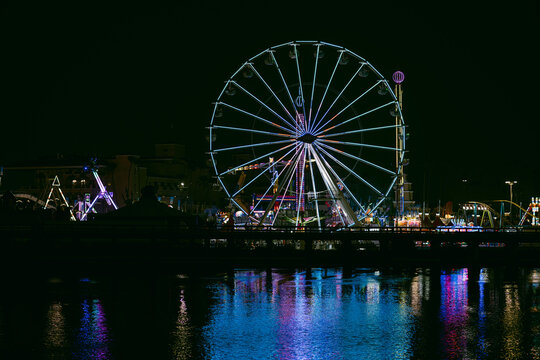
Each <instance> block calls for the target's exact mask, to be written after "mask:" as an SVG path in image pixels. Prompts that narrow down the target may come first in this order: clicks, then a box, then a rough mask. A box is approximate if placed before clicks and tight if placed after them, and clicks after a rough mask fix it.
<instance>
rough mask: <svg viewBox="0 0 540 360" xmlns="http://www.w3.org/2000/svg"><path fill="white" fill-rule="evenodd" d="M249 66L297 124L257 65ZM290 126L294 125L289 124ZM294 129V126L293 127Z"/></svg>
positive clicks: (250, 64) (251, 64)
mask: <svg viewBox="0 0 540 360" xmlns="http://www.w3.org/2000/svg"><path fill="white" fill-rule="evenodd" d="M248 65H249V66H250V67H251V69H252V70H253V72H254V73H255V75H257V77H258V78H259V80H261V81H262V83H263V84H264V86H266V88H267V89H268V91H270V93H271V94H272V96H274V98H275V99H276V100H277V102H278V103H279V105H281V107H282V108H283V110H285V112H286V113H287V116H288V117H289V118H290V119H291V120H292V121H293V123H294V122H296V120H295V119H294V117H293V116H292V115H291V113H290V112H289V110H288V109H287V107H285V105H283V103H282V102H281V100H280V99H279V97H278V96H277V94H276V93H275V92H274V90H272V88H271V87H270V85H268V83H267V82H266V81H265V80H264V78H263V77H262V76H261V74H260V73H259V72H258V71H257V69H256V68H255V65H253V63H248ZM289 125H292V124H290V123H289ZM293 128H294V126H293Z"/></svg>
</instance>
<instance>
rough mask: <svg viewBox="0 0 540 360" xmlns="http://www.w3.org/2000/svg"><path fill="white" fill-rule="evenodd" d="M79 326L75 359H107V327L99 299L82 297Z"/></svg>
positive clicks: (108, 356) (108, 352)
mask: <svg viewBox="0 0 540 360" xmlns="http://www.w3.org/2000/svg"><path fill="white" fill-rule="evenodd" d="M80 306H81V308H80V310H81V314H82V316H81V318H80V327H79V329H78V332H77V341H76V347H75V351H74V357H75V358H76V359H96V360H104V359H109V358H110V356H111V354H110V351H109V342H110V337H109V329H108V327H107V321H106V318H105V312H104V310H103V305H102V304H101V301H100V300H99V299H83V301H82V303H81V305H80Z"/></svg>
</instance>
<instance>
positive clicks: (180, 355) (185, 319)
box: [172, 289, 194, 360]
mask: <svg viewBox="0 0 540 360" xmlns="http://www.w3.org/2000/svg"><path fill="white" fill-rule="evenodd" d="M178 303H179V308H178V317H177V319H176V323H175V325H176V326H175V329H174V331H173V334H172V335H173V336H172V352H173V358H174V359H175V360H184V359H191V358H192V354H193V348H192V338H193V330H194V329H193V327H192V326H191V324H190V323H191V321H190V318H189V312H188V307H187V302H186V298H185V289H180V296H179V299H178Z"/></svg>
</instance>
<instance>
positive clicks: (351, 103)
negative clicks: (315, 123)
mask: <svg viewBox="0 0 540 360" xmlns="http://www.w3.org/2000/svg"><path fill="white" fill-rule="evenodd" d="M381 82H382V80H379V81H377V82H376V83H375V84H374V85H373V86H372V87H370V88H369V89H367V90H366V91H364V92H363V93H362V94H360V96H358V97H357V98H356V99H354V100H353V101H351V102H350V103H348V104H347V106H345V107H344V108H343V109H342V110H341V111H340V112H338V113H337V114H336V115H334V116H332V118H330V120H328V121H327V122H325V123H324V125H321V126H319V127H318V128H317V129H316V130H315V131H314V133H317V132H319V131H320V130H321V129H322V128H324V127H325V126H326V125H328V124H329V123H330V122H331V121H332V120H334V119H335V118H336V117H337V116H338V115H340V114H341V113H342V112H344V111H345V110H347V109H348V108H349V107H350V106H352V105H353V104H354V103H355V102H357V101H358V100H360V99H361V98H362V97H363V96H364V95H366V94H367V93H369V92H370V91H371V90H373V89H374V88H375V87H376V86H377V85H379V84H380V83H381ZM325 115H326V114H325ZM321 120H322V118H321ZM321 122H322V121H321Z"/></svg>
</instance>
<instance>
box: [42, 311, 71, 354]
mask: <svg viewBox="0 0 540 360" xmlns="http://www.w3.org/2000/svg"><path fill="white" fill-rule="evenodd" d="M45 338H46V339H45V346H46V347H48V348H49V349H51V350H53V351H54V349H58V348H63V347H64V346H65V345H66V330H65V318H64V309H63V305H62V304H61V303H58V302H54V303H52V304H51V305H50V306H49V311H48V312H47V330H46V334H45Z"/></svg>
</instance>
